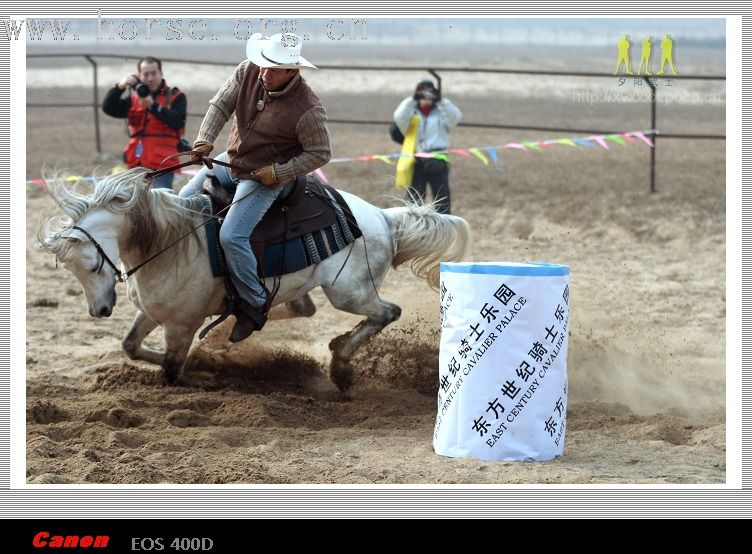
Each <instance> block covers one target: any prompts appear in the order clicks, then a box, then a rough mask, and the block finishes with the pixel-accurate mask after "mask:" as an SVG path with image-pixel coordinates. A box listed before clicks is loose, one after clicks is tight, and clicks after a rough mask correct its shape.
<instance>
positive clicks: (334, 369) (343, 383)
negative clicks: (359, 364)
mask: <svg viewBox="0 0 752 554" xmlns="http://www.w3.org/2000/svg"><path fill="white" fill-rule="evenodd" d="M329 378H330V379H331V380H332V383H334V384H335V385H337V388H338V389H339V391H340V392H342V393H346V392H347V391H348V390H350V388H352V385H353V369H352V366H351V365H350V364H349V363H347V362H338V361H335V360H332V365H331V368H330V370H329Z"/></svg>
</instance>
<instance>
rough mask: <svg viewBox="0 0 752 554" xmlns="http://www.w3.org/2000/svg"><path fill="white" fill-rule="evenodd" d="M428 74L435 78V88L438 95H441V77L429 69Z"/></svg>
mask: <svg viewBox="0 0 752 554" xmlns="http://www.w3.org/2000/svg"><path fill="white" fill-rule="evenodd" d="M428 72H429V73H430V74H431V75H432V76H433V77H434V78H436V88H437V89H438V90H439V94H441V77H440V76H439V74H438V73H436V72H435V71H434V70H433V69H429V70H428Z"/></svg>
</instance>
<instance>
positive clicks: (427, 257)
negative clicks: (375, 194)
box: [384, 204, 470, 288]
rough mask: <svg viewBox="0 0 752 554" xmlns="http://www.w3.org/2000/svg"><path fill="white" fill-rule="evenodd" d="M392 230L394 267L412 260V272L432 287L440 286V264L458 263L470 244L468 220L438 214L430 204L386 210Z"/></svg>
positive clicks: (385, 213) (409, 205) (410, 205)
mask: <svg viewBox="0 0 752 554" xmlns="http://www.w3.org/2000/svg"><path fill="white" fill-rule="evenodd" d="M384 215H385V216H386V219H387V221H388V222H389V227H390V228H391V230H392V241H393V247H394V257H393V258H392V267H395V268H396V267H397V266H399V265H401V264H403V263H405V262H407V261H410V269H411V270H412V272H413V273H414V274H415V275H416V276H417V277H419V278H420V279H425V280H426V281H427V282H428V284H429V285H430V286H431V287H433V288H438V286H439V262H458V261H460V260H461V259H462V257H463V256H464V255H465V251H466V250H467V245H468V242H469V241H470V226H469V225H468V224H467V221H465V220H464V219H462V218H461V217H457V216H454V215H445V214H440V213H438V212H437V211H436V210H435V209H434V208H433V207H432V206H431V205H430V204H426V205H420V204H408V205H407V206H404V207H400V208H389V209H386V210H384Z"/></svg>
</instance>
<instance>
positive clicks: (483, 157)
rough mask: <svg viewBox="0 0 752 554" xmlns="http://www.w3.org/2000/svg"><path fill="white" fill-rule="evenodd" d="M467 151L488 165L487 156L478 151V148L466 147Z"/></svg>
mask: <svg viewBox="0 0 752 554" xmlns="http://www.w3.org/2000/svg"><path fill="white" fill-rule="evenodd" d="M467 151H468V152H470V153H471V154H472V155H473V156H475V157H476V158H478V159H479V160H480V161H482V162H483V165H488V158H487V157H486V155H485V154H484V153H483V152H481V151H480V149H479V148H468V150H467Z"/></svg>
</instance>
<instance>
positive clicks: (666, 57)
mask: <svg viewBox="0 0 752 554" xmlns="http://www.w3.org/2000/svg"><path fill="white" fill-rule="evenodd" d="M666 62H668V65H669V66H671V73H672V74H674V75H676V68H675V67H674V41H673V40H671V38H670V37H669V36H668V35H667V34H666V35H663V40H662V41H661V68H660V69H659V70H658V75H663V68H664V66H665V65H666Z"/></svg>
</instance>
